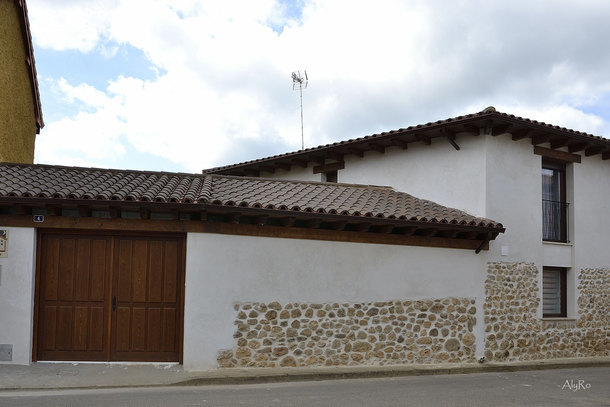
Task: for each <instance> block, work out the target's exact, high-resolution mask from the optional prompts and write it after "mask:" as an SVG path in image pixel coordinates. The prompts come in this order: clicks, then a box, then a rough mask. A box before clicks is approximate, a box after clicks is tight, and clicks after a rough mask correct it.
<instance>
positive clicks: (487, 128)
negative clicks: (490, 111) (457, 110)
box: [483, 119, 494, 136]
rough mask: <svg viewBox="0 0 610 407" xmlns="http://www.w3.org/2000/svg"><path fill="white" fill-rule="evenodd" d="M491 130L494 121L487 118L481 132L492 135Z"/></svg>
mask: <svg viewBox="0 0 610 407" xmlns="http://www.w3.org/2000/svg"><path fill="white" fill-rule="evenodd" d="M493 130H494V121H493V120H491V119H487V120H486V121H485V128H484V130H483V134H486V135H489V136H492V135H493Z"/></svg>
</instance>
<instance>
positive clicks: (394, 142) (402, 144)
mask: <svg viewBox="0 0 610 407" xmlns="http://www.w3.org/2000/svg"><path fill="white" fill-rule="evenodd" d="M390 142H391V143H392V145H393V146H397V147H400V148H402V149H403V150H407V149H408V148H409V143H408V142H407V141H406V140H403V139H401V138H398V137H394V138H391V139H390Z"/></svg>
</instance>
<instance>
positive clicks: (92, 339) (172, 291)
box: [35, 232, 184, 362]
mask: <svg viewBox="0 0 610 407" xmlns="http://www.w3.org/2000/svg"><path fill="white" fill-rule="evenodd" d="M39 244H40V246H39V248H40V251H39V253H40V255H39V259H38V276H39V277H38V278H39V282H38V291H37V299H38V304H37V315H36V322H37V330H36V344H35V350H36V352H35V353H36V359H37V360H66V361H72V360H75V361H77V360H83V361H84V360H87V361H165V362H168V361H179V360H180V354H181V347H182V328H181V327H182V299H181V296H182V289H181V287H182V285H183V283H182V281H183V275H184V272H183V271H184V254H183V247H184V238H183V237H182V236H159V237H150V236H120V235H86V234H66V233H56V232H44V233H41V236H40V239H39Z"/></svg>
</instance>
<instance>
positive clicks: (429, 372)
mask: <svg viewBox="0 0 610 407" xmlns="http://www.w3.org/2000/svg"><path fill="white" fill-rule="evenodd" d="M590 367H610V358H603V359H602V360H597V361H596V360H583V361H565V362H552V361H549V362H541V361H534V362H529V363H515V364H512V363H508V364H493V363H489V364H477V365H472V366H460V365H455V366H446V367H445V366H429V367H422V366H421V365H420V366H418V367H409V366H388V367H370V368H368V369H365V368H362V367H360V368H350V367H340V368H336V367H335V368H332V367H329V368H317V369H316V368H311V369H309V370H308V369H298V368H283V369H281V371H280V372H277V371H275V372H265V371H264V370H265V369H252V370H248V369H241V370H235V371H231V369H227V370H228V372H227V371H225V372H214V371H212V372H207V373H202V374H201V376H200V377H192V378H188V379H183V380H178V381H175V382H166V383H158V382H157V383H139V384H137V383H125V384H120V385H110V384H100V385H82V386H78V385H73V386H57V387H51V386H49V387H28V386H21V387H20V386H17V387H10V388H0V393H2V392H12V391H53V390H85V389H89V390H93V389H96V390H97V389H99V390H101V389H113V388H116V389H119V388H122V389H124V388H136V387H141V388H145V387H146V388H152V387H174V386H176V387H177V386H206V385H239V384H263V383H286V382H299V381H301V382H302V381H323V380H345V379H373V378H389V377H406V376H434V375H455V374H472V373H493V372H520V371H535V370H550V369H578V368H590ZM293 369H294V370H293ZM194 375H196V373H195V374H194Z"/></svg>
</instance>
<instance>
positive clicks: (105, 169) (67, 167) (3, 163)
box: [0, 161, 207, 178]
mask: <svg viewBox="0 0 610 407" xmlns="http://www.w3.org/2000/svg"><path fill="white" fill-rule="evenodd" d="M2 165H6V166H11V167H43V168H51V169H58V170H59V169H63V170H78V171H82V170H84V171H104V172H119V173H130V174H133V173H137V174H149V175H169V176H189V177H197V178H204V177H205V176H206V175H207V174H200V173H197V172H193V173H191V172H172V171H155V170H130V169H119V168H101V167H82V166H70V165H55V164H37V163H33V164H32V163H13V162H8V161H3V162H0V166H2Z"/></svg>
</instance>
